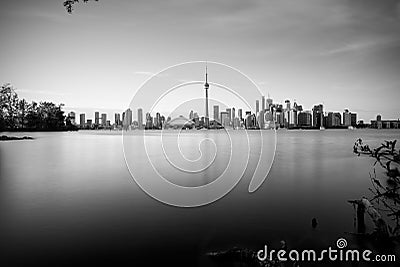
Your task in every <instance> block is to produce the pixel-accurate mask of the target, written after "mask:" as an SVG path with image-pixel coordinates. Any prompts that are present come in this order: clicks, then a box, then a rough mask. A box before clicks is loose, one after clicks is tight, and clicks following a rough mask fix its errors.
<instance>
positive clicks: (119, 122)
mask: <svg viewBox="0 0 400 267" xmlns="http://www.w3.org/2000/svg"><path fill="white" fill-rule="evenodd" d="M114 117H115V125H116V126H118V125H121V114H119V113H115V115H114Z"/></svg>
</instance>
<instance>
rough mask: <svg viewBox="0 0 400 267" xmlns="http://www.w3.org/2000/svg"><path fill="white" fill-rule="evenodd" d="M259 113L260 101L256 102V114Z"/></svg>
mask: <svg viewBox="0 0 400 267" xmlns="http://www.w3.org/2000/svg"><path fill="white" fill-rule="evenodd" d="M259 111H260V101H259V100H256V114H257V113H258V112H259Z"/></svg>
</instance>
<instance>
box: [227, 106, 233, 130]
mask: <svg viewBox="0 0 400 267" xmlns="http://www.w3.org/2000/svg"><path fill="white" fill-rule="evenodd" d="M226 113H228V122H229V123H228V125H227V126H229V125H231V121H232V109H230V108H227V109H226Z"/></svg>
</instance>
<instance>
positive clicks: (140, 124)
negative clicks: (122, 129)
mask: <svg viewBox="0 0 400 267" xmlns="http://www.w3.org/2000/svg"><path fill="white" fill-rule="evenodd" d="M137 114H138V115H137V116H138V124H139V129H142V128H143V109H141V108H138V110H137Z"/></svg>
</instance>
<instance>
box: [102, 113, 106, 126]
mask: <svg viewBox="0 0 400 267" xmlns="http://www.w3.org/2000/svg"><path fill="white" fill-rule="evenodd" d="M101 125H102V126H106V125H107V114H106V113H102V114H101Z"/></svg>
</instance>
